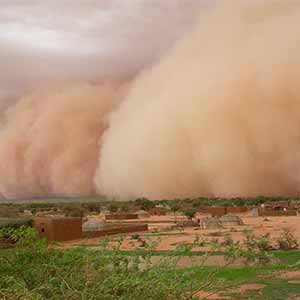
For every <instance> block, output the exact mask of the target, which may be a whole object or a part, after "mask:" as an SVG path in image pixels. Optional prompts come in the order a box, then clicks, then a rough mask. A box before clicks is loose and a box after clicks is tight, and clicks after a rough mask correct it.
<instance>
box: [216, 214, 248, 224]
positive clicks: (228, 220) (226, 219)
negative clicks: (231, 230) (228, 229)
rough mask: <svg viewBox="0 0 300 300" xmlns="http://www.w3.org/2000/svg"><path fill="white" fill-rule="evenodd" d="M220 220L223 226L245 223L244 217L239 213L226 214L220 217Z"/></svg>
mask: <svg viewBox="0 0 300 300" xmlns="http://www.w3.org/2000/svg"><path fill="white" fill-rule="evenodd" d="M220 222H221V224H222V225H223V226H240V225H244V223H243V221H242V219H241V218H240V217H239V216H237V215H231V214H228V215H225V216H222V217H220Z"/></svg>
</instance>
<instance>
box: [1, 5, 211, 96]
mask: <svg viewBox="0 0 300 300" xmlns="http://www.w3.org/2000/svg"><path fill="white" fill-rule="evenodd" d="M207 3H208V2H207V1H206V0H164V1H161V0H101V1H99V0H77V1H73V0H44V1H40V0H1V2H0V69H1V71H2V72H1V74H0V96H1V94H3V95H5V94H10V93H14V92H16V91H18V90H22V89H23V88H24V87H28V86H32V85H34V84H39V83H40V82H41V83H43V82H45V81H49V80H50V81H55V80H58V81H59V80H69V79H71V80H73V79H83V80H93V79H95V78H101V79H103V78H111V77H112V78H122V77H126V76H131V75H132V74H134V73H135V72H137V71H138V70H140V69H142V68H143V67H145V66H146V65H149V64H150V63H152V62H154V61H156V60H157V59H158V58H159V57H160V56H161V55H162V54H163V53H164V51H166V50H167V49H168V48H170V47H171V45H172V44H173V43H174V42H175V41H176V40H177V39H178V38H179V37H180V36H182V35H184V33H185V32H186V31H187V30H189V28H190V27H191V26H192V25H193V23H194V22H195V20H196V16H197V15H198V13H199V11H200V10H201V8H202V7H203V6H206V5H207Z"/></svg>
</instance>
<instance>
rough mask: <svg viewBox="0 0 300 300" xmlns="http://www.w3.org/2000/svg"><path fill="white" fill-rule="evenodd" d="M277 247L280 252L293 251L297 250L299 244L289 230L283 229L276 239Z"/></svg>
mask: <svg viewBox="0 0 300 300" xmlns="http://www.w3.org/2000/svg"><path fill="white" fill-rule="evenodd" d="M277 246H278V248H279V249H280V250H293V249H298V247H299V243H298V240H297V238H296V237H295V236H294V234H293V233H292V232H291V230H290V229H289V228H284V229H283V230H282V233H281V236H280V237H279V238H278V239H277Z"/></svg>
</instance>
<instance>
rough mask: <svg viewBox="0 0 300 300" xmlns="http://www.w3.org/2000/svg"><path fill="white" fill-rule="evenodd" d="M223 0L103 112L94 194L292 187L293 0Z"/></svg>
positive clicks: (238, 192)
mask: <svg viewBox="0 0 300 300" xmlns="http://www.w3.org/2000/svg"><path fill="white" fill-rule="evenodd" d="M223 2H225V4H224V3H223V4H222V5H219V6H218V8H217V9H215V10H214V11H213V12H211V13H209V14H207V15H206V16H203V15H202V17H201V20H200V22H199V25H198V26H197V28H196V29H195V31H194V32H192V33H191V34H189V35H188V36H187V37H186V38H185V39H184V40H183V41H181V42H180V43H179V44H177V46H176V47H175V48H174V49H173V50H172V51H171V52H170V53H169V54H168V55H167V56H165V57H164V58H163V59H162V60H161V62H160V63H159V64H158V65H156V66H154V67H152V68H151V69H149V70H146V71H144V72H143V73H142V74H140V76H139V78H138V79H137V80H136V81H135V82H134V84H133V86H132V88H131V91H130V94H129V95H128V96H127V97H125V99H124V101H122V103H121V105H120V107H119V108H118V110H117V111H115V112H114V113H113V114H112V115H111V117H110V119H109V128H108V129H107V130H106V131H105V132H104V135H103V137H102V147H101V149H100V160H99V161H98V164H99V165H98V168H97V171H96V175H95V179H94V180H95V184H96V186H97V189H98V191H99V192H101V193H104V194H106V195H108V196H113V197H116V198H118V199H126V198H135V197H142V196H143V197H148V198H150V199H161V198H174V197H194V196H222V197H232V196H255V195H286V196H287V195H299V192H300V176H299V175H300V55H299V53H300V26H299V20H300V3H298V2H297V1H292V0H291V1H286V0H285V1H223Z"/></svg>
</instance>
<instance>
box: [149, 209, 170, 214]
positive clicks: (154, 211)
mask: <svg viewBox="0 0 300 300" xmlns="http://www.w3.org/2000/svg"><path fill="white" fill-rule="evenodd" d="M167 212H168V209H166V208H165V207H154V208H151V209H150V210H149V214H150V215H152V216H165V215H166V214H167Z"/></svg>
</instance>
